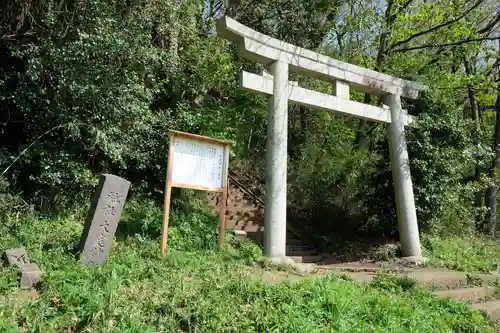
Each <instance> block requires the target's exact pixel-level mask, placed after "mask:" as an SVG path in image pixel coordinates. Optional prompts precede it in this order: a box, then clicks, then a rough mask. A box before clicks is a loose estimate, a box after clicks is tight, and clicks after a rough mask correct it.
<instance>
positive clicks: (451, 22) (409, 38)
mask: <svg viewBox="0 0 500 333" xmlns="http://www.w3.org/2000/svg"><path fill="white" fill-rule="evenodd" d="M484 1H485V0H478V1H477V2H476V3H475V4H474V5H472V6H471V7H470V8H469V9H468V10H466V11H465V13H463V14H462V15H460V16H458V17H457V18H454V19H453V20H449V21H447V22H444V23H441V24H438V25H436V26H434V27H432V28H429V29H427V30H423V31H420V32H417V33H416V34H413V35H411V36H410V37H408V38H406V39H404V40H401V41H398V42H395V43H394V44H392V45H391V46H390V47H389V49H393V48H395V47H396V46H399V45H402V44H406V43H408V42H410V41H411V40H413V39H415V38H417V37H420V36H423V35H426V34H428V33H431V32H433V31H436V30H439V29H441V28H444V27H446V26H448V25H450V24H453V23H455V22H458V21H460V20H461V19H463V18H464V17H465V16H467V14H469V13H470V12H471V11H473V10H474V9H476V8H477V7H478V6H479V5H481V4H482V3H483V2H484Z"/></svg>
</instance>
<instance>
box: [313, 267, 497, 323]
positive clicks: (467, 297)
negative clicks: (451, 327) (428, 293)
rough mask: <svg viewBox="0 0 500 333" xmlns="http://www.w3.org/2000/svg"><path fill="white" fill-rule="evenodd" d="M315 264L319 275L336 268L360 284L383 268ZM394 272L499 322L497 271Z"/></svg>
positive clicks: (424, 269) (420, 270)
mask: <svg viewBox="0 0 500 333" xmlns="http://www.w3.org/2000/svg"><path fill="white" fill-rule="evenodd" d="M317 267H318V272H317V274H318V275H324V274H328V273H329V272H332V271H336V272H340V273H343V274H345V275H346V276H348V277H349V278H351V279H353V280H355V281H358V282H361V283H370V282H371V281H372V280H373V278H374V277H375V276H376V274H377V272H378V271H380V270H381V269H382V268H374V267H372V266H365V265H363V264H353V265H349V264H336V265H335V264H334V265H320V266H317ZM397 275H398V276H406V277H409V278H411V279H413V280H415V281H416V282H417V283H419V284H421V285H423V286H425V287H427V288H429V289H431V290H433V293H434V294H435V295H436V296H439V297H445V298H451V299H456V300H460V301H464V302H468V303H469V304H470V305H471V306H472V307H473V308H475V309H477V310H481V311H482V312H483V313H485V314H486V315H487V316H489V317H490V318H491V319H493V320H495V321H500V300H498V299H497V297H498V295H497V294H496V288H495V287H493V286H492V285H494V284H495V283H497V282H498V281H500V275H498V274H477V275H474V276H473V279H471V277H470V276H469V275H467V274H466V273H464V272H457V271H452V270H448V269H437V268H417V269H415V268H410V269H402V270H400V271H399V272H398V273H397ZM471 281H474V285H471V284H470V283H471Z"/></svg>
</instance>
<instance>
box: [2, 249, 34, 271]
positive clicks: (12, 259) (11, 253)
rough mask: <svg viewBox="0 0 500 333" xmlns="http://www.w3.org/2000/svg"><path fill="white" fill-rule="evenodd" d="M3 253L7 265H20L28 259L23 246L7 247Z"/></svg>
mask: <svg viewBox="0 0 500 333" xmlns="http://www.w3.org/2000/svg"><path fill="white" fill-rule="evenodd" d="M4 255H5V258H6V259H7V262H8V264H9V266H17V267H20V266H21V265H22V264H25V263H27V262H28V261H29V260H28V254H27V253H26V249H25V248H24V247H19V248H14V249H8V250H6V251H5V254H4Z"/></svg>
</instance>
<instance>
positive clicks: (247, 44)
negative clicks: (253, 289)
mask: <svg viewBox="0 0 500 333" xmlns="http://www.w3.org/2000/svg"><path fill="white" fill-rule="evenodd" d="M217 33H218V35H219V36H222V37H224V38H226V39H228V40H231V41H234V42H236V43H237V45H238V53H239V55H240V56H242V57H244V58H246V59H248V60H251V61H255V62H259V63H262V64H265V65H268V68H269V71H270V74H268V73H263V74H262V75H256V74H252V73H248V72H245V71H243V72H242V73H241V77H240V84H241V87H242V88H243V89H245V90H248V91H253V92H258V93H264V94H266V95H269V96H270V97H269V115H268V125H267V145H266V202H265V213H264V254H265V255H266V256H267V257H269V258H270V259H271V260H272V261H273V262H276V263H283V262H288V259H287V258H286V208H287V207H286V205H287V200H286V182H287V138H288V134H287V131H288V128H287V127H288V101H291V102H294V103H298V104H301V105H305V106H309V107H315V108H320V109H324V110H328V111H331V112H334V113H337V114H341V115H349V116H355V117H358V118H363V119H367V120H371V121H377V122H381V123H388V124H389V131H388V139H389V149H390V156H391V168H392V175H393V182H394V190H395V194H396V208H397V217H398V224H399V234H400V239H401V248H402V253H403V256H404V257H410V258H411V259H412V260H416V261H420V260H421V256H422V253H421V249H420V237H419V232H418V223H417V214H416V210H415V199H414V196H413V185H412V181H411V175H410V165H409V158H408V148H407V145H406V137H405V128H404V127H405V126H408V125H411V124H412V123H413V122H414V120H415V119H414V118H413V117H412V116H410V115H408V114H407V113H406V112H405V111H404V110H403V109H402V108H401V97H405V98H409V99H415V98H417V97H418V94H419V91H421V90H423V89H425V86H423V85H421V84H418V83H415V82H411V81H406V80H402V79H398V78H395V77H393V76H390V75H387V74H383V73H379V72H376V71H373V70H369V69H366V68H362V67H358V66H355V65H352V64H349V63H345V62H342V61H338V60H335V59H332V58H330V57H327V56H324V55H321V54H318V53H316V52H313V51H310V50H306V49H303V48H300V47H298V46H295V45H292V44H289V43H286V42H283V41H281V40H278V39H275V38H272V37H269V36H266V35H264V34H262V33H259V32H257V31H255V30H253V29H251V28H249V27H247V26H245V25H243V24H241V23H239V22H237V21H235V20H233V19H232V18H230V17H227V16H225V17H223V18H221V19H219V20H217ZM289 71H293V72H297V73H301V74H304V75H308V76H311V77H315V78H318V79H322V80H325V81H330V82H333V95H327V94H324V93H320V92H317V91H314V90H309V89H304V88H301V87H299V86H298V84H297V82H293V81H288V74H289ZM349 88H353V89H355V90H358V91H361V92H366V93H370V94H374V95H378V96H381V97H383V100H384V103H385V104H386V105H388V107H389V110H387V108H380V107H377V106H373V105H367V104H363V103H359V102H355V101H352V100H350V99H349Z"/></svg>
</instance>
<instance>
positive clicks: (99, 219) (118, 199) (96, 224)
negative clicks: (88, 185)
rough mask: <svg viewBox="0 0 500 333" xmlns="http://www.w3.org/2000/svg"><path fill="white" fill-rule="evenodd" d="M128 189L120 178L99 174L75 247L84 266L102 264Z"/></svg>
mask: <svg viewBox="0 0 500 333" xmlns="http://www.w3.org/2000/svg"><path fill="white" fill-rule="evenodd" d="M129 188H130V182H129V181H127V180H125V179H123V178H120V177H118V176H115V175H110V174H103V175H101V178H100V179H99V184H98V185H97V188H96V191H95V193H94V197H93V199H92V205H91V207H90V211H89V213H88V215H87V220H86V221H85V226H84V229H83V233H82V237H81V239H80V244H79V249H80V250H81V251H82V258H83V262H84V264H85V265H88V266H90V265H94V266H102V265H104V263H106V260H107V258H108V254H109V250H110V248H111V244H112V242H113V237H114V235H115V232H116V228H117V226H118V222H119V221H120V217H121V215H122V212H123V206H124V205H125V200H126V198H127V193H128V190H129Z"/></svg>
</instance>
